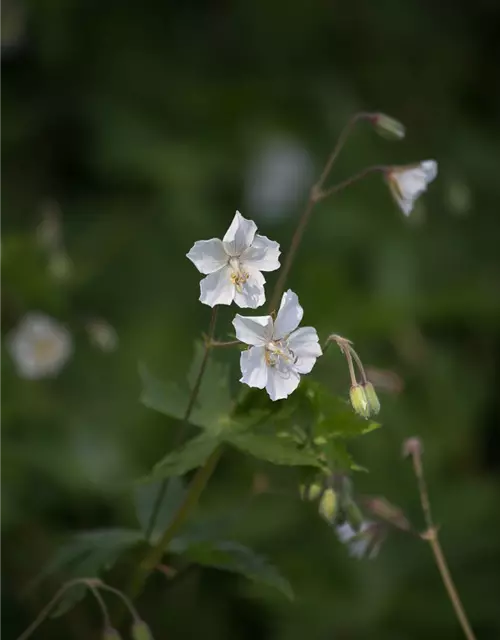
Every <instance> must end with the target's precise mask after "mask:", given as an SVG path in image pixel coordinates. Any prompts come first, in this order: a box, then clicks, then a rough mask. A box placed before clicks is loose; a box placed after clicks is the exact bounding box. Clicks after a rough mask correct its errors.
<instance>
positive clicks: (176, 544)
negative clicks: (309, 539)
mask: <svg viewBox="0 0 500 640" xmlns="http://www.w3.org/2000/svg"><path fill="white" fill-rule="evenodd" d="M170 550H171V551H172V552H173V553H182V554H183V555H184V556H186V557H187V558H188V559H189V560H191V561H192V562H196V563H197V564H201V565H204V566H207V567H214V568H217V569H222V570H224V571H231V572H232V573H239V574H241V575H243V576H245V577H246V578H248V579H249V580H252V581H253V582H256V583H260V584H264V585H267V586H269V587H273V588H275V589H277V590H278V591H280V592H281V593H282V594H283V595H285V596H286V597H287V598H289V599H290V600H293V591H292V588H291V586H290V583H289V582H288V581H287V580H286V579H285V578H284V577H283V576H282V575H281V574H280V573H279V571H278V570H277V569H276V567H274V566H273V565H271V564H269V563H268V561H267V560H266V559H265V558H263V557H262V556H259V555H258V554H256V553H255V552H254V551H252V550H251V549H249V548H248V547H245V546H244V545H242V544H239V543H238V542H232V541H224V540H223V541H216V542H213V541H212V542H210V541H207V542H200V543H197V544H189V543H188V544H184V543H183V541H182V539H177V540H173V541H172V546H171V548H170Z"/></svg>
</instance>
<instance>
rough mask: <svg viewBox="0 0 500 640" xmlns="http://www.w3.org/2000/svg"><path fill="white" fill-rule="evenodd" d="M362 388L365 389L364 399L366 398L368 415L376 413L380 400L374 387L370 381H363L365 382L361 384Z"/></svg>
mask: <svg viewBox="0 0 500 640" xmlns="http://www.w3.org/2000/svg"><path fill="white" fill-rule="evenodd" d="M363 389H364V391H365V396H366V399H367V400H368V407H369V410H370V415H377V413H378V412H379V411H380V401H379V399H378V397H377V393H376V391H375V387H374V386H373V385H372V383H371V382H365V384H364V385H363Z"/></svg>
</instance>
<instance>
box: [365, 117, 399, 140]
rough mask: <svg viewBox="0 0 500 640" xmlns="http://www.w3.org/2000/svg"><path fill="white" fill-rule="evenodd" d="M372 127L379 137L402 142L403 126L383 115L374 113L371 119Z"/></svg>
mask: <svg viewBox="0 0 500 640" xmlns="http://www.w3.org/2000/svg"><path fill="white" fill-rule="evenodd" d="M372 122H373V126H374V127H375V130H376V131H377V133H378V134H379V135H381V136H382V137H383V138H387V139H388V140H402V139H403V138H404V137H405V133H406V129H405V126H404V125H403V124H402V123H401V122H399V120H395V119H394V118H391V117H390V116H386V115H385V113H376V114H375V115H374V116H373V119H372Z"/></svg>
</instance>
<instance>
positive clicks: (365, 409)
mask: <svg viewBox="0 0 500 640" xmlns="http://www.w3.org/2000/svg"><path fill="white" fill-rule="evenodd" d="M349 396H350V399H351V404H352V408H353V409H354V411H355V412H356V413H357V414H358V415H360V416H361V417H362V418H369V417H370V405H369V404H368V398H367V397H366V393H365V390H364V389H363V387H362V386H361V385H360V384H353V385H352V387H351V390H350V392H349Z"/></svg>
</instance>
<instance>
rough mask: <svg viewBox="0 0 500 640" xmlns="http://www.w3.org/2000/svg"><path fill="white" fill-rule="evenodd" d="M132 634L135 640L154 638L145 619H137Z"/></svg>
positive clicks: (150, 639)
mask: <svg viewBox="0 0 500 640" xmlns="http://www.w3.org/2000/svg"><path fill="white" fill-rule="evenodd" d="M130 634H131V636H132V638H133V640H154V639H153V636H152V634H151V631H150V629H149V627H148V625H147V624H146V623H145V622H144V620H135V621H134V624H133V625H132V629H131V631H130Z"/></svg>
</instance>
